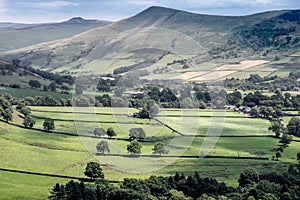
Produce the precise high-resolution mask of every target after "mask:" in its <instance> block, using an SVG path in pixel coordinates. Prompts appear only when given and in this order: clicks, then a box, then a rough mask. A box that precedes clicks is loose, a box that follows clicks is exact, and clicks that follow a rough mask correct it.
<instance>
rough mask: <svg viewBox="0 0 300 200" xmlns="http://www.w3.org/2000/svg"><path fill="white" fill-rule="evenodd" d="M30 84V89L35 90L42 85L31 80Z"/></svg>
mask: <svg viewBox="0 0 300 200" xmlns="http://www.w3.org/2000/svg"><path fill="white" fill-rule="evenodd" d="M28 84H29V85H30V87H33V88H40V87H41V83H40V82H39V81H38V80H30V81H29V83H28Z"/></svg>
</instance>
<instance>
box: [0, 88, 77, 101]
mask: <svg viewBox="0 0 300 200" xmlns="http://www.w3.org/2000/svg"><path fill="white" fill-rule="evenodd" d="M0 93H8V94H11V95H12V96H14V97H17V98H24V97H35V96H48V95H51V96H53V97H54V98H64V99H69V98H71V97H72V96H71V94H60V93H57V92H44V91H41V90H37V89H31V88H28V89H26V90H24V89H16V88H7V87H0Z"/></svg>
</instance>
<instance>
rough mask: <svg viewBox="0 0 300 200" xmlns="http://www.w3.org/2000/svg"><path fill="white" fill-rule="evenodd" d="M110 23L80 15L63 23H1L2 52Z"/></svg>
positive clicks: (65, 36) (69, 35)
mask: <svg viewBox="0 0 300 200" xmlns="http://www.w3.org/2000/svg"><path fill="white" fill-rule="evenodd" d="M109 23H110V22H107V21H98V20H85V19H82V18H78V17H75V18H72V19H70V20H68V21H65V22H61V23H47V24H19V23H0V30H1V31H0V38H1V40H0V52H4V51H8V50H13V49H18V48H22V47H26V46H30V45H34V44H38V43H41V42H47V41H52V40H58V39H62V38H67V37H72V36H74V35H77V34H80V33H82V32H84V31H87V30H89V29H92V28H95V27H99V26H104V25H107V24H109Z"/></svg>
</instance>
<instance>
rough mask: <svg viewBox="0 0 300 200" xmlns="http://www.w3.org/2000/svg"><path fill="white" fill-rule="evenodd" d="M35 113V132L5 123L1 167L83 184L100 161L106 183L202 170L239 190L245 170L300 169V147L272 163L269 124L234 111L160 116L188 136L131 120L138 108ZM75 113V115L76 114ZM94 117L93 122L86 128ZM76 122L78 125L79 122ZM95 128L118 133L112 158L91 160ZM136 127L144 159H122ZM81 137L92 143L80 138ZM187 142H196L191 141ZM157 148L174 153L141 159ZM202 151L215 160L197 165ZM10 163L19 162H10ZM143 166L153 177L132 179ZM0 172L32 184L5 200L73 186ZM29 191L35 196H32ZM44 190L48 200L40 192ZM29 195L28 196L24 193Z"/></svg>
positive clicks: (171, 111) (50, 109) (272, 140)
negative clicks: (51, 126)
mask: <svg viewBox="0 0 300 200" xmlns="http://www.w3.org/2000/svg"><path fill="white" fill-rule="evenodd" d="M31 109H32V116H33V117H34V118H35V120H36V125H35V126H34V128H36V129H34V130H30V129H24V128H22V126H18V125H21V123H22V118H20V117H19V116H18V115H17V113H16V111H15V114H14V116H15V117H14V120H13V122H12V123H11V124H6V123H3V122H1V124H0V128H1V129H0V130H1V134H0V152H1V154H2V156H1V159H0V160H1V162H0V163H1V164H0V168H4V169H12V170H22V171H31V172H39V173H46V174H54V175H55V174H57V175H65V176H73V177H74V176H75V177H84V175H83V171H84V168H85V165H86V163H87V162H89V161H92V160H95V159H99V160H100V162H101V164H102V165H103V169H104V173H105V177H106V178H107V179H109V180H117V181H120V180H122V179H123V178H126V177H138V178H146V177H149V176H150V175H151V174H156V175H170V174H174V172H182V173H185V174H190V173H192V172H193V171H195V170H196V171H199V172H200V174H201V175H203V176H210V177H215V178H217V179H218V180H220V181H225V182H227V183H229V184H230V185H234V186H235V185H237V182H236V180H237V178H238V176H239V174H240V172H241V171H243V169H244V168H245V167H248V166H253V167H256V168H257V170H258V171H261V172H266V171H268V172H269V171H276V170H278V169H282V170H285V169H286V168H287V167H288V163H296V162H297V161H296V158H295V155H296V153H297V152H299V151H300V147H299V145H298V144H297V143H292V144H291V145H290V147H289V148H287V150H286V151H285V152H284V154H283V155H282V158H281V159H280V161H273V160H272V156H274V154H275V153H276V150H274V149H276V148H277V147H278V139H276V138H273V137H270V135H272V134H271V133H270V132H269V131H268V126H269V122H268V121H267V120H263V119H254V118H249V117H247V116H245V115H242V114H239V113H236V112H233V111H228V110H215V111H213V110H209V109H205V110H197V109H161V111H160V113H159V114H158V116H157V117H156V118H157V119H158V120H159V121H160V122H162V123H164V124H166V125H168V126H170V127H172V128H173V129H175V130H176V131H179V132H180V133H182V134H183V135H179V134H176V133H175V132H174V131H173V130H170V129H169V128H168V127H166V126H165V125H163V124H161V123H159V121H156V120H153V119H152V120H151V121H149V119H134V118H131V117H128V116H127V114H132V113H133V112H136V110H135V109H127V108H95V109H94V110H93V112H92V111H91V110H89V109H87V108H71V107H31ZM72 111H75V112H77V113H75V114H74V113H72ZM95 113H97V114H95ZM51 116H52V117H53V119H54V121H55V126H56V129H55V130H54V131H53V132H50V133H47V132H44V131H43V130H42V128H43V126H42V123H43V120H44V118H47V117H51ZM90 118H93V119H95V121H88V120H89V119H90ZM74 119H76V122H74V121H73V120H74ZM215 120H217V121H215ZM115 122H117V123H115ZM120 122H123V124H122V123H120ZM215 123H222V124H221V126H220V127H221V128H222V132H221V134H220V137H216V135H213V136H214V137H205V135H206V134H207V131H208V130H209V127H210V124H213V125H214V126H215ZM95 127H102V128H104V129H105V130H106V129H107V128H109V127H112V128H113V129H114V130H115V131H116V133H117V137H116V139H108V138H106V137H105V138H102V140H107V141H108V142H109V146H110V150H111V152H110V154H111V155H112V156H96V157H93V156H92V155H91V153H96V148H95V146H96V144H97V143H98V142H99V141H101V139H100V138H97V137H94V135H93V130H94V128H95ZM132 127H140V128H143V129H144V131H145V132H146V136H147V138H146V140H145V141H141V143H142V146H143V147H142V156H141V157H140V158H130V157H129V158H127V157H124V156H123V155H128V153H127V151H126V146H127V144H128V143H129V141H128V137H129V136H128V133H129V130H130V129H131V128H132ZM77 133H78V134H79V135H85V136H89V137H78V136H76V134H77ZM188 135H190V137H187V136H188ZM152 140H153V141H152ZM155 141H162V142H164V143H165V144H166V145H167V149H168V150H169V154H168V155H167V156H162V157H160V158H155V157H153V158H146V157H143V156H147V155H149V156H150V155H152V148H153V145H154V142H155ZM207 142H215V145H211V146H210V145H207ZM187 144H188V146H186V145H187ZM200 150H204V151H206V152H208V156H216V158H197V156H199V155H201V152H200ZM173 156H174V158H173ZM190 156H192V157H195V158H191V157H190ZM12 157H13V158H14V159H11V158H12ZM177 157H178V158H177ZM227 157H228V158H227ZM239 157H245V158H253V159H244V160H243V161H242V162H241V161H240V160H239V159H238V158H239ZM235 158H237V159H235ZM260 159H266V160H260ZM141 161H143V162H144V163H146V164H147V167H148V169H152V168H153V169H155V171H147V170H144V173H139V174H136V173H133V172H134V171H137V172H139V170H137V169H136V167H138V166H141V167H142V166H143V165H142V164H141ZM122 162H123V163H122ZM116 163H119V164H120V165H121V166H123V167H122V168H119V167H116V166H114V165H113V164H116ZM132 163H134V165H132ZM125 164H126V165H125ZM208 166H209V168H208ZM262 166H264V167H262ZM224 167H225V168H224ZM141 169H142V168H141ZM0 173H1V174H6V175H7V176H8V177H23V178H24V179H25V180H27V179H28V180H30V184H29V185H28V186H26V187H24V188H22V187H21V186H20V185H22V182H20V183H19V185H15V186H14V188H10V189H9V190H5V193H4V194H5V195H6V196H14V197H16V198H18V196H17V194H15V193H16V192H20V193H22V195H24V196H23V197H24V199H26V198H28V196H35V197H45V191H49V190H50V189H51V187H52V186H53V185H54V183H55V182H60V183H64V182H66V181H67V179H59V178H51V177H42V176H34V175H25V174H16V173H13V172H3V171H1V170H0ZM1 179H2V180H3V182H2V185H3V187H2V188H7V185H9V184H13V183H12V182H11V181H10V180H7V179H6V178H5V177H2V178H1ZM39 181H44V184H40V185H39V184H38V183H39ZM27 187H30V188H31V189H28V190H26V188H27ZM39 187H40V190H41V191H44V193H42V192H40V190H38V189H36V188H39ZM25 190H26V192H22V191H25ZM35 190H37V191H36V192H35ZM1 192H2V189H1ZM46 195H47V194H46Z"/></svg>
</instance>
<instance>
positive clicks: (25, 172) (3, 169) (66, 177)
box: [0, 168, 120, 183]
mask: <svg viewBox="0 0 300 200" xmlns="http://www.w3.org/2000/svg"><path fill="white" fill-rule="evenodd" d="M0 171H5V172H13V173H19V174H28V175H36V176H45V177H54V178H65V179H76V180H79V181H86V182H91V179H89V178H84V177H76V176H65V175H55V174H47V173H41V172H30V171H23V170H15V169H6V168H0ZM108 182H110V183H120V181H112V180H108Z"/></svg>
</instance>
